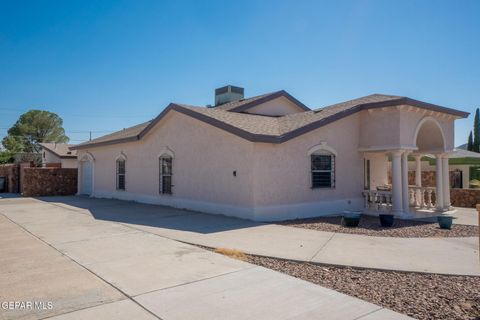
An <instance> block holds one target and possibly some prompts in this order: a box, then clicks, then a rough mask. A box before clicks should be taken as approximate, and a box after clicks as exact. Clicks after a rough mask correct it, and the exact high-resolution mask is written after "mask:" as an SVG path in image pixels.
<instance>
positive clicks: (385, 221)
mask: <svg viewBox="0 0 480 320" xmlns="http://www.w3.org/2000/svg"><path fill="white" fill-rule="evenodd" d="M378 217H379V218H380V225H381V226H382V227H386V228H390V227H391V226H393V222H394V221H395V216H394V215H393V214H389V213H384V214H380V215H379V216H378Z"/></svg>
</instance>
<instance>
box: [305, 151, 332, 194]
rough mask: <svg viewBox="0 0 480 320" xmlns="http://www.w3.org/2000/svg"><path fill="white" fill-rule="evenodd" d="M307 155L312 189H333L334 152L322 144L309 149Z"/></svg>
mask: <svg viewBox="0 0 480 320" xmlns="http://www.w3.org/2000/svg"><path fill="white" fill-rule="evenodd" d="M309 155H310V171H311V177H312V178H311V183H312V184H311V187H312V189H317V188H335V156H336V152H335V150H333V149H332V148H331V147H328V146H326V145H325V143H322V144H321V145H319V146H315V147H313V148H312V149H310V152H309Z"/></svg>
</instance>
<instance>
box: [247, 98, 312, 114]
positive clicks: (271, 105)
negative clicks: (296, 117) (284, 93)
mask: <svg viewBox="0 0 480 320" xmlns="http://www.w3.org/2000/svg"><path fill="white" fill-rule="evenodd" d="M302 111H304V110H303V109H301V108H299V107H298V106H297V105H296V104H294V103H293V102H291V101H290V100H288V99H287V98H285V97H279V98H277V99H273V100H270V101H268V102H265V103H262V104H260V105H258V106H256V107H253V108H251V109H248V110H246V112H247V113H252V114H262V115H267V116H284V115H287V114H291V113H296V112H302Z"/></svg>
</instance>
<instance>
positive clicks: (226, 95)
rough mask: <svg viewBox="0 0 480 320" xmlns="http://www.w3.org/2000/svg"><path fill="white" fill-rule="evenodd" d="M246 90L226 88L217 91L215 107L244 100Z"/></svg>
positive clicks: (233, 87)
mask: <svg viewBox="0 0 480 320" xmlns="http://www.w3.org/2000/svg"><path fill="white" fill-rule="evenodd" d="M243 93H244V89H243V88H241V87H235V86H230V85H229V86H225V87H221V88H218V89H215V106H218V105H221V104H224V103H228V102H232V101H238V100H242V99H243Z"/></svg>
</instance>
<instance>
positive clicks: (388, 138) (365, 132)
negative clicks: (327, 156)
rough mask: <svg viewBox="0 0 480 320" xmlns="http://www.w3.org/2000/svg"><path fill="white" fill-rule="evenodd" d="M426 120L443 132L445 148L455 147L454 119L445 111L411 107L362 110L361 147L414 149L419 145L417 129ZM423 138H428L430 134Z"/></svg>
mask: <svg viewBox="0 0 480 320" xmlns="http://www.w3.org/2000/svg"><path fill="white" fill-rule="evenodd" d="M425 120H428V121H430V123H433V122H435V123H436V124H438V126H439V127H440V128H441V130H442V132H443V136H444V139H445V146H446V150H451V149H453V145H454V120H455V119H454V118H453V117H452V116H448V115H446V114H440V113H437V112H431V111H428V110H425V109H420V108H415V107H410V106H399V107H387V108H382V109H370V110H364V111H362V112H360V123H361V124H360V127H361V129H360V147H361V148H364V149H368V148H378V149H381V148H388V149H392V148H404V147H412V148H415V147H417V141H416V139H415V134H416V132H417V128H418V127H419V126H420V127H421V124H422V123H424V122H425ZM435 133H437V132H435ZM424 138H426V139H428V136H427V135H426V136H425V137H424Z"/></svg>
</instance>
